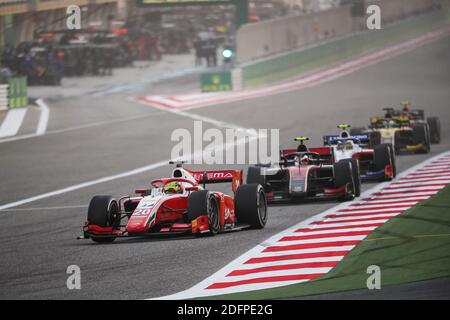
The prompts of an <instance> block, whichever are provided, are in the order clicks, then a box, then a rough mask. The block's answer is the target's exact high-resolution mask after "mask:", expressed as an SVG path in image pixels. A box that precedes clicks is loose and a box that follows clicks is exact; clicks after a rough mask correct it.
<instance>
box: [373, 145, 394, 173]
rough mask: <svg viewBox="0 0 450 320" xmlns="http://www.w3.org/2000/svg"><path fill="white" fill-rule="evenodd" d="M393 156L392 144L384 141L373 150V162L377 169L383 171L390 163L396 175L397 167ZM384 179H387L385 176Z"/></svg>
mask: <svg viewBox="0 0 450 320" xmlns="http://www.w3.org/2000/svg"><path fill="white" fill-rule="evenodd" d="M393 158H394V155H393V147H392V144H390V143H383V144H380V145H379V146H376V147H375V148H374V152H373V162H374V165H375V170H376V171H381V170H384V169H385V168H386V166H387V165H390V166H391V167H392V173H393V176H394V177H395V174H396V172H395V171H396V168H395V162H393V161H392V159H393ZM383 180H385V178H384V179H383Z"/></svg>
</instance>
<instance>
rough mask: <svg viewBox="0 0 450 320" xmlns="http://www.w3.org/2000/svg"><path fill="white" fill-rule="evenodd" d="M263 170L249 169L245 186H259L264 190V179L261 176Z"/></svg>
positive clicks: (259, 168)
mask: <svg viewBox="0 0 450 320" xmlns="http://www.w3.org/2000/svg"><path fill="white" fill-rule="evenodd" d="M263 170H264V169H263V168H261V167H249V168H248V170H247V184H260V185H261V186H263V188H265V184H266V179H265V176H264V175H263Z"/></svg>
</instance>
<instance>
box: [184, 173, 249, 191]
mask: <svg viewBox="0 0 450 320" xmlns="http://www.w3.org/2000/svg"><path fill="white" fill-rule="evenodd" d="M185 170H186V171H188V172H190V173H191V174H192V176H193V177H194V179H195V180H196V181H197V183H199V184H204V185H205V184H213V183H228V182H231V188H232V190H233V192H236V190H237V188H238V187H239V186H240V185H241V184H242V182H243V171H242V170H208V171H191V170H187V169H186V168H185Z"/></svg>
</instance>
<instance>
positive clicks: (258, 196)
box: [234, 184, 267, 229]
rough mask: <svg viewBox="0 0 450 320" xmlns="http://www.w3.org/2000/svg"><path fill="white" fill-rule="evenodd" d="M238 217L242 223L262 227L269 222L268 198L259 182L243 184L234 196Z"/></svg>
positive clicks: (252, 226) (256, 227) (253, 227)
mask: <svg viewBox="0 0 450 320" xmlns="http://www.w3.org/2000/svg"><path fill="white" fill-rule="evenodd" d="M234 205H235V212H236V218H237V220H238V222H239V223H240V224H248V225H250V227H251V228H252V229H262V228H264V227H265V225H266V222H267V200H266V195H265V193H264V189H263V187H262V186H261V185H259V184H243V185H241V186H239V188H238V189H237V190H236V194H235V196H234Z"/></svg>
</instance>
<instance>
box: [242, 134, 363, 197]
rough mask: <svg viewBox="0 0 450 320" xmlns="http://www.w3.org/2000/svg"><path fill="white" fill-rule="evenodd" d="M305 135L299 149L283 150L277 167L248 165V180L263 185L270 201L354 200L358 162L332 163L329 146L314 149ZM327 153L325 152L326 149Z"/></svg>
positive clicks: (358, 180) (356, 189)
mask: <svg viewBox="0 0 450 320" xmlns="http://www.w3.org/2000/svg"><path fill="white" fill-rule="evenodd" d="M307 140H309V139H308V138H306V137H300V138H296V139H295V141H299V142H300V145H299V147H298V148H297V149H287V150H282V151H281V161H280V163H279V164H278V165H275V166H254V167H249V169H248V172H247V183H252V184H260V185H262V186H264V190H265V193H266V196H267V200H268V201H269V202H275V201H283V200H299V201H302V200H308V199H335V200H344V201H345V200H353V199H354V198H355V197H358V196H359V195H360V190H361V181H360V174H359V169H358V165H356V164H355V162H354V161H352V160H351V159H343V160H340V161H339V162H336V163H332V164H330V156H331V155H330V153H329V148H311V149H308V147H307V146H306V145H305V144H304V141H307ZM325 149H327V150H328V154H326V150H325Z"/></svg>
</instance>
